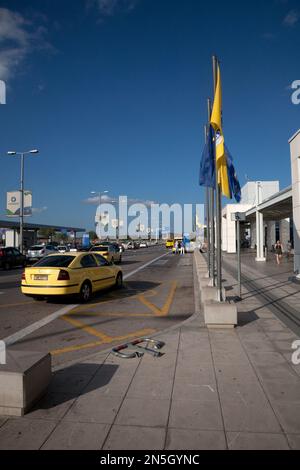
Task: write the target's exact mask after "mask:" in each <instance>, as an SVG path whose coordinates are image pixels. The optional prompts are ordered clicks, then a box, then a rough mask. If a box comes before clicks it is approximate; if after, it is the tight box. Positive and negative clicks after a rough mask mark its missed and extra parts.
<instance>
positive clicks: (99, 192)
mask: <svg viewBox="0 0 300 470" xmlns="http://www.w3.org/2000/svg"><path fill="white" fill-rule="evenodd" d="M107 193H108V191H102V192H101V191H91V194H96V195H98V196H99V208H100V218H99V235H100V240H101V197H102V195H103V194H107Z"/></svg>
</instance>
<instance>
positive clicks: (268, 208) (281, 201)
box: [246, 186, 293, 221]
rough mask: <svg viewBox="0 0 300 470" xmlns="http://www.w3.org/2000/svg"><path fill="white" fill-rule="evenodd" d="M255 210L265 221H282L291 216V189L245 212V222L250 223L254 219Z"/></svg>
mask: <svg viewBox="0 0 300 470" xmlns="http://www.w3.org/2000/svg"><path fill="white" fill-rule="evenodd" d="M257 209H258V210H259V212H261V213H262V214H263V217H264V219H265V220H274V221H276V220H282V219H287V218H290V217H292V216H293V196H292V187H291V186H290V187H288V188H286V189H284V190H283V191H280V192H279V193H276V194H274V195H273V196H271V197H270V198H269V199H266V200H265V201H263V202H262V203H261V204H259V206H258V207H257V208H256V207H253V208H252V209H250V210H248V211H247V212H246V220H248V221H251V220H254V219H255V217H256V211H257Z"/></svg>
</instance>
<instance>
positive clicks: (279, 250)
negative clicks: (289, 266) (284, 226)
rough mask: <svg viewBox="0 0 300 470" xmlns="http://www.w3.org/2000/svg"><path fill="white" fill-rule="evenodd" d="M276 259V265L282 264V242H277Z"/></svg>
mask: <svg viewBox="0 0 300 470" xmlns="http://www.w3.org/2000/svg"><path fill="white" fill-rule="evenodd" d="M274 248H275V257H276V263H277V264H280V263H281V259H282V253H283V250H282V243H281V241H280V240H278V241H277V243H276V244H275V247H274Z"/></svg>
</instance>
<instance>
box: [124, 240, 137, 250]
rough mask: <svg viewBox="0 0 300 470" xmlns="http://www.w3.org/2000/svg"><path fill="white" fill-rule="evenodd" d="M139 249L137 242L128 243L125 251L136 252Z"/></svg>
mask: <svg viewBox="0 0 300 470" xmlns="http://www.w3.org/2000/svg"><path fill="white" fill-rule="evenodd" d="M139 247H140V244H139V243H138V242H129V243H128V244H127V250H137V249H138V248H139Z"/></svg>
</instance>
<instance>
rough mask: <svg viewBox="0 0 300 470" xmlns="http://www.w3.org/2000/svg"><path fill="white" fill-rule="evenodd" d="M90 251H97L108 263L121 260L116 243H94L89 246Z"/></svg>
mask: <svg viewBox="0 0 300 470" xmlns="http://www.w3.org/2000/svg"><path fill="white" fill-rule="evenodd" d="M90 252H93V253H99V254H100V255H101V256H103V257H104V258H105V259H106V260H107V261H109V262H110V263H121V262H122V253H121V252H120V250H119V246H118V245H116V244H112V243H111V244H108V245H98V246H97V245H96V246H93V247H92V248H90Z"/></svg>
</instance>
